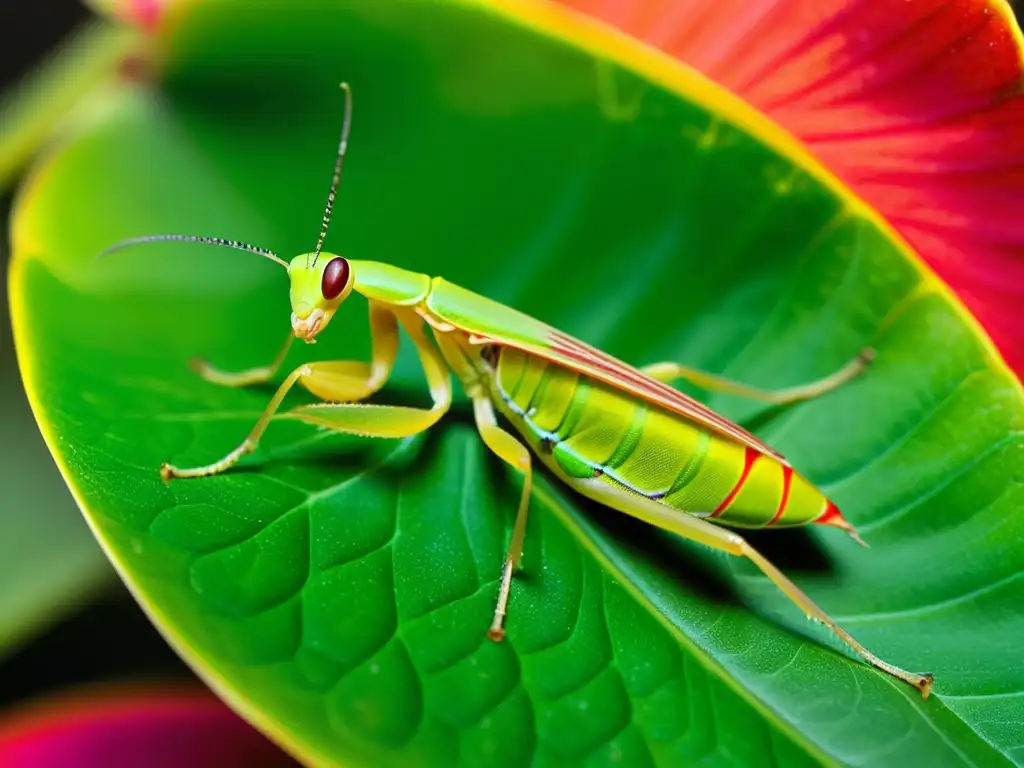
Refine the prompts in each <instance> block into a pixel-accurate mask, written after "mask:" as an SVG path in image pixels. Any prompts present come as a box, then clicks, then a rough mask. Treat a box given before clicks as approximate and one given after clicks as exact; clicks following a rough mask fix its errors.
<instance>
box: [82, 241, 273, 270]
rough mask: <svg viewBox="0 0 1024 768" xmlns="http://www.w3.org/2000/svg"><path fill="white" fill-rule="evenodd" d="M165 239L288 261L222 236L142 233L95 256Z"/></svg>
mask: <svg viewBox="0 0 1024 768" xmlns="http://www.w3.org/2000/svg"><path fill="white" fill-rule="evenodd" d="M165 240H180V241H183V242H186V243H208V244H209V245H221V246H224V247H225V248H235V249H237V250H239V251H247V252H249V253H255V254H257V255H259V256H265V257H266V258H268V259H270V260H271V261H276V262H277V263H278V264H280V265H281V266H282V267H284V268H285V269H288V262H286V261H285V260H284V259H282V258H281V257H280V256H278V255H277V254H276V253H274V252H273V251H268V250H267V249H266V248H258V247H256V246H255V245H249V244H248V243H243V242H240V241H238V240H225V239H224V238H223V237H201V236H199V235H143V236H142V237H133V238H130V239H128V240H122V241H121V242H119V243H115V244H114V245H112V246H110V247H109V248H107V249H106V250H104V251H101V252H100V253H99V254H98V255H97V256H96V258H97V259H100V258H102V257H104V256H106V255H107V254H109V253H113V252H114V251H119V250H121V249H122V248H127V247H128V246H129V245H137V244H139V243H159V242H161V241H165Z"/></svg>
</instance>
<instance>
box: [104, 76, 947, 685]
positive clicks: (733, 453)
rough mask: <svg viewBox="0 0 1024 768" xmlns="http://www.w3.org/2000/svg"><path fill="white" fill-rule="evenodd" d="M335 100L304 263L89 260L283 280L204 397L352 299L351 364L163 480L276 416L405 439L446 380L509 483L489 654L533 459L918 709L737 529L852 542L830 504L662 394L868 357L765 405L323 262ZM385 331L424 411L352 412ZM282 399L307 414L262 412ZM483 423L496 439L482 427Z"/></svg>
mask: <svg viewBox="0 0 1024 768" xmlns="http://www.w3.org/2000/svg"><path fill="white" fill-rule="evenodd" d="M341 89H342V90H343V91H344V94H345V112H344V119H343V122H342V127H341V138H340V142H339V145H338V151H337V155H336V159H335V164H334V174H333V177H332V180H331V185H330V191H329V193H328V196H327V204H326V208H325V211H324V215H323V221H322V225H321V229H320V236H319V239H318V240H317V244H316V248H315V249H314V250H313V251H312V252H310V253H303V254H299V255H298V256H295V257H294V258H293V259H292V260H291V261H290V262H287V261H285V260H284V259H282V258H280V257H279V256H278V255H277V254H275V253H273V252H272V251H269V250H267V249H264V248H260V247H257V246H254V245H249V244H247V243H242V242H239V241H237V240H227V239H223V238H219V237H207V236H198V235H180V234H158V235H146V236H142V237H135V238H130V239H127V240H123V241H121V242H119V243H116V244H114V245H112V246H110V247H109V248H107V249H106V250H104V251H103V252H102V253H101V254H100V255H101V256H102V255H106V254H109V253H111V252H113V251H116V250H119V249H121V248H125V247H128V246H131V245H136V244H140V243H152V242H160V241H184V242H190V243H200V244H209V245H215V246H223V247H228V248H234V249H238V250H242V251H246V252H248V253H253V254H257V255H259V256H263V257H265V258H267V259H269V260H271V261H273V262H275V263H276V264H279V265H280V266H282V267H284V268H285V270H286V271H287V273H288V279H289V284H290V300H291V310H292V315H291V330H290V331H289V332H288V334H287V336H286V338H285V341H284V344H283V345H282V347H281V348H280V350H279V351H278V352H277V354H276V356H275V357H274V358H273V359H272V360H271V362H270V363H269V364H267V365H264V366H261V367H257V368H252V369H249V370H244V371H236V372H229V371H223V370H220V369H218V368H216V367H214V366H212V365H211V364H209V363H208V362H206V361H199V362H197V363H195V364H194V369H195V370H196V371H197V372H198V374H199V375H201V376H202V377H203V378H204V379H206V380H207V381H209V382H211V383H213V384H217V385H221V386H228V387H243V386H249V385H253V384H258V383H264V382H268V381H270V380H272V379H273V378H274V377H275V376H276V375H277V373H278V371H279V369H280V368H281V366H282V364H283V362H284V360H285V358H286V355H287V353H288V350H289V349H290V347H291V344H292V342H293V341H295V340H296V339H301V340H303V341H304V342H306V343H314V342H315V340H316V337H317V336H318V335H319V334H321V333H323V332H324V330H325V329H326V328H327V326H328V324H329V323H330V321H331V319H332V317H333V316H334V314H335V312H336V310H337V309H338V307H339V306H340V305H341V304H342V302H344V301H345V300H347V299H348V298H349V296H350V294H351V293H352V292H353V291H354V292H356V293H358V294H360V295H361V296H363V297H364V298H365V299H366V300H367V304H368V307H369V321H370V335H371V353H370V358H371V359H370V361H369V362H368V363H367V362H363V361H355V360H341V361H337V360H332V361H320V362H310V363H304V364H302V365H300V366H298V367H296V368H295V369H294V370H292V371H291V372H290V373H289V374H288V375H287V376H285V377H284V379H283V381H282V382H281V383H280V385H279V386H278V388H277V390H276V392H275V393H274V395H273V396H272V397H271V399H270V402H269V403H268V404H267V406H266V408H265V409H264V411H263V413H262V415H261V416H260V417H259V419H258V420H257V422H256V424H255V425H254V426H253V427H252V429H251V431H250V432H249V434H248V435H247V436H246V437H245V439H244V440H242V442H241V443H240V444H239V445H238V447H237V448H235V449H234V450H232V451H230V452H229V453H228V454H227V455H225V456H223V457H221V458H220V459H218V460H216V461H213V462H211V463H209V464H206V465H203V466H197V467H185V468H182V467H177V466H174V465H172V464H169V463H164V464H163V465H162V466H161V467H160V474H161V476H162V477H163V479H164V481H165V482H168V481H170V480H171V479H172V478H200V477H206V476H210V475H215V474H218V473H221V472H225V471H227V470H229V469H230V468H231V467H232V466H234V465H235V464H236V463H237V462H238V461H239V459H241V458H242V457H243V456H244V455H246V454H248V453H251V452H252V451H253V450H254V449H255V447H256V445H257V443H258V442H259V441H260V439H261V437H262V435H263V434H264V432H265V430H266V429H267V427H268V426H269V424H270V422H271V420H272V418H273V417H274V416H275V415H277V416H278V417H280V418H290V419H297V420H299V421H302V422H306V423H309V424H313V425H316V426H319V427H323V428H327V429H329V430H335V431H337V432H342V433H348V434H353V435H361V436H365V437H375V438H404V437H408V436H411V435H416V434H419V433H422V432H424V431H425V430H428V429H430V428H431V427H433V426H434V425H435V424H437V423H438V421H439V420H440V419H441V418H442V417H443V416H444V415H445V414H446V413H447V412H448V410H449V408H450V406H451V403H452V382H451V379H452V374H454V375H455V378H457V379H458V380H459V382H460V383H461V386H462V387H463V390H464V391H465V394H466V396H467V397H468V399H469V400H470V401H471V403H472V410H473V417H474V421H475V426H476V429H477V432H478V433H479V436H480V439H481V440H482V441H483V442H484V444H485V445H486V446H487V448H488V449H489V450H490V451H491V452H493V454H494V455H495V456H497V457H498V458H499V459H500V460H501V461H502V462H504V463H505V464H507V465H508V466H509V467H510V468H512V469H513V470H514V471H516V472H518V473H520V474H521V476H522V490H521V493H520V497H519V506H518V510H517V513H516V518H515V522H514V524H513V528H512V533H511V538H510V541H509V543H508V548H507V552H506V556H505V559H504V562H503V564H502V567H501V570H500V579H499V582H498V584H499V586H498V595H497V600H496V602H495V607H494V616H493V620H492V622H491V625H490V628H489V629H488V631H487V635H488V637H489V638H490V639H491V640H494V641H496V642H500V641H501V640H502V639H503V638H504V635H505V628H504V625H505V619H506V616H507V613H508V605H509V595H510V591H511V584H512V579H513V574H514V572H516V571H517V570H518V569H519V568H520V567H521V558H522V554H523V548H524V542H525V535H526V522H527V513H528V510H529V505H530V498H531V489H532V484H533V473H534V459H536V460H538V461H539V462H540V463H541V464H543V465H544V466H545V467H546V468H547V469H548V470H549V471H550V472H551V473H552V474H553V475H554V476H555V477H556V478H557V479H558V480H560V481H561V482H562V483H564V484H565V485H566V486H567V487H568V488H570V489H571V490H572V491H574V492H576V493H579V494H581V495H583V496H585V497H587V498H590V499H592V500H594V501H596V502H598V503H600V504H603V505H605V506H607V507H609V508H611V509H613V510H617V511H619V512H621V513H624V514H627V515H631V516H632V517H634V518H637V519H639V520H641V521H643V522H645V523H647V524H650V525H653V526H656V527H658V528H661V529H663V530H665V531H669V532H671V533H674V534H677V535H679V536H681V537H683V538H686V539H689V540H691V541H695V542H699V543H701V544H704V545H706V546H709V547H711V548H713V549H716V550H720V551H722V552H726V553H728V554H730V555H734V556H737V557H745V558H747V559H748V560H750V561H751V562H753V563H754V564H755V565H756V566H757V567H758V568H759V569H760V570H761V571H762V572H763V573H764V575H765V576H767V577H768V579H770V580H771V581H772V582H773V583H774V584H775V585H776V586H777V587H778V588H779V589H780V590H781V591H782V592H783V593H784V594H785V595H786V596H787V597H788V598H789V599H790V600H792V602H793V603H795V604H796V606H798V607H799V608H800V609H801V610H802V611H803V612H804V613H805V614H806V615H807V616H808V617H810V618H811V619H813V620H817V621H819V622H821V623H823V624H824V625H826V626H827V627H829V629H830V630H831V631H832V632H833V633H834V634H835V635H836V636H838V637H839V638H840V639H841V640H842V641H843V642H844V643H846V645H847V646H849V647H850V648H851V649H852V650H854V651H855V652H856V653H857V654H859V655H860V657H861V658H862V659H864V660H865V661H866V662H868V663H869V664H870V665H872V666H874V667H875V668H877V669H879V670H882V671H883V672H885V673H888V674H890V675H893V676H895V677H896V678H898V679H900V680H903V681H905V682H906V683H909V684H910V685H912V686H914V687H916V688H917V689H919V690H920V692H921V694H922V696H923V697H924V698H927V697H928V694H929V692H930V690H931V687H932V684H933V676H932V675H931V674H930V673H929V674H916V673H912V672H907V671H905V670H903V669H901V668H899V667H897V666H895V665H893V664H890V663H888V662H886V661H884V660H882V659H881V658H879V657H878V656H876V655H875V654H873V653H871V652H870V651H869V650H868V649H867V648H865V647H864V646H863V645H861V644H860V643H859V642H858V641H856V640H855V639H854V638H853V637H852V636H851V635H850V634H849V633H847V632H846V631H845V630H844V629H842V628H841V627H840V626H839V625H838V624H836V622H835V621H833V620H832V619H831V618H830V617H829V616H828V615H827V614H826V613H825V612H824V611H823V610H822V609H821V608H819V607H818V606H817V605H816V604H815V603H814V602H812V601H811V599H810V598H809V597H808V596H807V595H806V594H805V593H804V592H803V591H802V590H801V589H799V588H798V587H797V586H796V584H794V583H793V582H792V581H791V580H790V579H789V578H788V577H787V576H785V575H784V574H783V573H782V572H781V571H780V570H779V569H778V568H777V567H776V566H775V565H774V564H772V563H771V562H770V561H769V560H768V559H767V558H766V557H764V556H763V555H762V554H761V553H760V552H758V551H757V550H756V549H754V548H753V547H752V546H751V545H750V544H749V543H748V542H747V541H746V540H745V539H744V538H743V537H742V536H741V535H740V534H739V533H737V532H736V529H744V528H747V529H756V528H791V527H795V526H803V525H808V524H816V525H824V526H831V527H835V528H838V529H841V530H843V531H845V532H846V533H847V534H849V535H850V536H851V537H852V538H853V539H855V540H856V541H858V542H860V543H861V544H863V542H862V541H861V540H860V538H859V537H858V535H857V533H856V531H855V529H854V527H853V526H852V525H851V524H850V523H849V522H848V521H847V520H846V519H845V518H844V517H843V515H842V513H841V512H840V511H839V509H838V508H837V507H836V505H835V504H834V503H833V502H832V501H830V500H829V499H828V498H827V497H826V496H825V495H824V494H823V493H822V492H821V491H820V490H819V489H817V488H816V487H815V486H814V485H813V484H812V483H810V482H809V481H808V480H807V479H806V478H804V477H803V476H802V475H801V474H800V473H798V472H797V471H796V470H795V469H794V468H793V467H792V466H791V465H790V463H789V462H788V461H787V460H786V458H785V457H784V456H782V455H781V454H780V453H778V452H777V451H776V450H774V449H773V448H771V447H769V446H768V445H766V444H765V443H764V442H762V441H761V440H760V439H758V438H757V437H755V436H754V435H753V434H751V433H750V432H748V431H747V430H745V429H743V428H742V427H740V426H739V425H737V424H735V423H733V422H732V421H730V420H728V419H726V418H724V417H723V416H721V415H719V414H718V413H716V412H714V411H713V410H711V409H709V408H707V407H706V406H704V405H702V404H701V403H700V402H698V401H697V400H695V399H693V398H691V397H689V396H687V395H686V394H684V393H683V392H681V391H680V390H678V389H676V388H674V387H672V386H670V384H671V382H673V381H676V380H689V381H691V382H694V383H696V384H697V385H699V386H701V387H704V388H706V389H709V390H713V391H724V392H730V393H733V394H737V395H741V396H745V397H749V398H753V399H757V400H760V401H765V402H768V403H773V404H790V403H795V402H798V401H803V400H809V399H811V398H816V397H821V396H823V395H825V394H827V393H828V392H830V391H832V390H834V389H836V388H837V387H840V386H842V385H843V384H845V383H846V382H848V381H850V380H851V379H853V378H854V377H856V376H857V375H858V374H859V373H860V372H861V371H863V370H864V368H865V367H866V366H867V365H868V364H869V363H870V360H871V359H872V356H873V352H872V351H871V350H869V349H868V350H863V351H862V352H861V353H860V354H859V355H858V356H856V357H855V358H854V359H852V360H851V361H850V362H849V363H847V364H846V365H845V366H843V367H842V368H840V369H839V370H837V371H835V372H833V373H832V374H830V375H828V376H825V377H824V378H821V379H819V380H817V381H813V382H810V383H806V384H803V385H798V386H794V387H791V388H789V389H784V390H776V391H768V390H761V389H756V388H754V387H751V386H747V385H745V384H742V383H739V382H736V381H732V380H729V379H726V378H723V377H720V376H717V375H713V374H709V373H705V372H702V371H698V370H694V369H691V368H687V367H685V366H683V365H679V364H677V363H674V362H660V363H655V364H652V365H648V366H645V367H641V368H637V367H634V366H632V365H629V364H627V363H625V362H623V361H621V360H619V359H616V358H615V357H612V356H611V355H608V354H606V353H604V352H602V351H600V350H599V349H596V348H594V347H592V346H590V345H588V344H586V343H584V342H582V341H580V340H578V339H575V338H573V337H572V336H570V335H568V334H566V333H563V332H561V331H559V330H557V329H556V328H553V327H551V326H549V325H547V324H545V323H543V322H541V321H540V320H538V319H535V318H534V317H531V316H529V315H526V314H523V313H521V312H519V311H518V310H515V309H513V308H511V307H508V306H505V305H503V304H500V303H498V302H496V301H492V300H490V299H488V298H486V297H484V296H481V295H478V294H476V293H473V292H471V291H469V290H467V289H465V288H462V287H460V286H458V285H455V284H453V283H451V282H449V281H447V280H445V279H444V278H442V277H431V276H429V275H426V274H421V273H417V272H412V271H408V270H405V269H402V268H400V267H397V266H393V265H390V264H385V263H380V262H374V261H357V260H350V259H347V258H345V257H342V256H338V255H335V254H331V253H328V252H324V251H323V250H322V249H323V244H324V239H325V237H326V235H327V230H328V226H329V223H330V219H331V212H332V210H333V207H334V201H335V196H336V192H337V188H338V184H339V181H340V178H341V170H342V162H343V159H344V157H345V154H346V150H347V147H348V138H349V132H350V128H351V118H352V91H351V88H350V87H349V86H348V84H346V83H342V84H341ZM399 328H401V329H402V330H404V331H405V334H406V335H407V336H408V337H409V339H410V340H411V341H412V344H413V345H414V346H415V349H416V352H417V354H418V357H419V361H420V364H421V366H422V369H423V372H424V374H425V378H426V381H427V384H428V388H429V391H430V397H431V400H432V406H431V407H429V408H417V407H406V406H394V405H376V404H368V403H366V402H364V401H365V400H367V399H368V398H369V397H370V396H371V395H374V394H375V393H377V392H378V391H379V390H380V389H381V388H382V387H383V386H384V385H385V384H386V383H387V381H388V379H389V377H390V375H391V372H392V368H393V366H394V363H395V359H396V356H397V352H398V346H399ZM296 385H298V386H301V387H304V388H305V389H307V390H308V391H309V392H311V393H312V394H313V395H314V396H315V397H317V398H318V399H320V400H321V401H323V402H319V403H315V404H309V405H301V406H298V407H295V408H292V409H291V410H288V411H283V412H279V411H281V407H282V404H283V402H284V400H285V396H286V395H287V394H288V392H289V391H290V390H291V389H292V388H293V387H295V386H296ZM499 415H500V416H501V417H502V418H503V419H504V421H505V422H507V425H508V426H511V428H512V430H511V431H510V430H509V429H507V428H506V426H503V425H502V424H500V423H499V420H498V416H499ZM496 565H497V564H496ZM496 573H498V571H497V569H496Z"/></svg>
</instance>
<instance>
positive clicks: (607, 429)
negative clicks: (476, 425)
mask: <svg viewBox="0 0 1024 768" xmlns="http://www.w3.org/2000/svg"><path fill="white" fill-rule="evenodd" d="M492 387H493V391H494V395H495V399H496V400H497V405H498V407H499V408H500V409H501V410H502V411H504V412H505V415H506V417H507V418H509V420H510V421H511V422H512V423H513V424H514V425H515V427H516V428H517V430H518V431H519V432H520V433H521V434H522V435H523V437H524V438H525V439H526V440H527V441H528V442H529V443H530V444H531V446H532V447H533V448H534V450H535V451H536V452H537V454H538V456H539V457H540V458H541V460H542V461H544V463H545V464H548V466H551V467H552V469H554V470H555V471H556V472H557V471H559V470H560V471H561V472H562V473H564V474H565V475H567V476H568V477H570V478H579V479H583V478H599V479H600V480H601V481H602V482H604V483H606V484H608V485H611V486H613V487H615V488H617V489H620V490H623V491H626V492H632V493H636V494H640V495H643V496H646V497H648V498H651V499H654V500H656V501H659V502H660V503H662V504H665V505H667V506H669V507H671V508H673V509H676V510H679V511H680V512H686V513H689V514H693V515H697V516H700V517H710V518H713V519H714V520H716V521H717V522H720V523H723V524H725V525H730V526H735V527H742V528H763V527H767V526H772V527H777V528H783V527H790V526H798V525H805V524H807V523H810V522H815V521H817V522H826V521H827V518H828V517H829V516H830V513H832V512H833V510H834V509H835V508H834V506H833V505H832V503H831V502H830V501H829V500H828V499H827V498H826V497H825V496H824V495H823V494H822V493H821V492H820V491H819V490H818V489H817V488H815V487H814V486H813V485H812V484H811V483H809V482H808V481H807V480H806V479H804V478H803V477H802V476H801V475H800V474H799V473H797V472H795V471H793V469H792V468H791V467H789V466H786V465H785V464H783V463H781V462H779V461H777V460H775V459H774V458H772V457H771V456H766V455H764V454H761V453H759V452H758V451H756V450H755V449H753V448H750V447H749V446H744V445H742V444H740V443H738V442H736V441H733V440H730V439H728V438H726V437H722V436H721V435H718V434H716V433H714V432H713V431H711V430H710V429H708V428H706V427H704V426H702V425H700V424H697V423H695V422H693V421H690V420H688V419H685V418H683V417H681V416H679V415H677V414H674V413H671V412H669V411H667V410H665V409H662V408H659V407H657V406H655V405H652V404H650V403H647V402H644V401H642V400H639V399H637V398H634V397H632V396H631V395H629V394H628V393H626V392H623V391H622V390H620V389H616V388H614V387H610V386H607V385H605V384H603V383H602V382H600V381H597V380H596V379H593V378H591V377H588V376H586V375H584V374H580V373H577V372H575V371H572V370H570V369H568V368H565V367H562V366H560V365H558V364H556V363H550V362H547V361H545V360H543V359H541V358H538V357H536V356H533V355H530V354H528V353H525V352H521V351H519V350H516V349H512V348H507V347H506V348H503V349H502V350H501V352H500V356H499V358H498V365H497V371H496V374H495V376H494V381H493V383H492ZM552 465H553V466H552Z"/></svg>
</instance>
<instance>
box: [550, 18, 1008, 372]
mask: <svg viewBox="0 0 1024 768" xmlns="http://www.w3.org/2000/svg"><path fill="white" fill-rule="evenodd" d="M559 2H561V3H562V4H563V5H566V6H570V7H572V8H575V9H577V10H581V11H584V12H586V13H588V14H589V15H591V16H594V17H596V18H598V19H601V20H602V21H604V22H606V23H608V24H611V25H612V26H615V27H617V28H619V29H620V30H621V31H623V32H626V33H627V34H629V35H631V36H633V37H636V38H638V39H640V40H643V41H645V42H647V43H649V44H651V45H654V46H656V47H658V48H660V49H661V50H663V51H664V52H666V53H668V54H670V55H672V56H674V57H675V58H677V59H680V60H681V61H684V62H686V63H687V64H689V65H690V66H692V67H694V68H696V69H698V70H700V71H702V72H703V73H704V74H705V75H707V76H708V77H710V78H711V79H712V80H715V81H716V82H718V83H719V84H720V85H723V86H725V87H726V88H729V89H730V90H732V91H733V92H735V93H736V94H738V95H739V96H741V97H742V98H744V99H745V100H746V101H748V102H749V103H750V104H752V105H753V106H755V107H757V108H758V109H760V110H761V111H763V112H764V113H766V114H767V115H768V116H770V117H771V118H773V119H774V120H775V121H776V122H777V123H779V124H780V125H781V126H783V127H784V128H786V129H787V130H789V131H790V132H791V133H793V134H794V135H796V136H797V137H798V138H799V139H800V140H801V141H803V142H804V144H805V145H806V147H807V148H808V150H809V151H810V152H811V153H812V154H813V155H815V156H817V158H818V159H819V160H821V161H822V162H823V163H824V164H825V165H826V166H828V167H829V168H830V170H831V171H832V172H833V173H835V174H836V175H837V176H838V177H839V178H841V179H842V180H843V181H844V182H845V183H846V184H847V185H849V186H850V187H851V188H852V189H853V190H854V192H856V193H857V194H858V195H860V196H861V197H862V198H863V199H864V200H866V201H867V202H868V203H869V204H871V205H873V206H874V207H875V208H876V209H877V210H878V211H879V212H880V213H881V214H882V215H883V216H885V217H886V218H887V219H888V220H889V221H890V223H892V224H893V225H894V226H895V227H896V229H897V230H898V231H899V233H900V234H901V235H902V236H903V237H904V238H905V239H906V240H907V241H908V242H909V243H910V244H911V246H913V247H914V249H915V250H917V252H918V253H919V254H920V255H921V257H922V258H923V259H924V260H925V261H926V262H927V263H928V264H929V265H930V266H931V267H932V269H934V270H935V272H936V273H938V275H939V276H940V277H941V278H943V279H944V280H945V281H946V282H947V283H948V284H949V285H950V286H951V287H952V288H953V289H954V290H955V291H956V292H957V294H958V295H959V296H960V298H961V300H962V301H963V302H964V303H965V304H966V305H967V307H968V309H970V310H971V312H972V313H973V314H974V315H975V317H977V318H978V320H979V321H980V322H981V323H982V325H983V326H984V327H985V329H986V331H987V332H988V333H989V335H990V336H991V337H992V339H993V341H994V342H995V343H996V346H997V347H998V348H999V350H1000V352H1001V353H1002V354H1003V356H1004V358H1005V359H1006V360H1007V362H1008V363H1009V364H1010V366H1011V367H1012V368H1013V369H1014V370H1015V371H1016V372H1017V374H1018V376H1019V375H1021V373H1022V372H1024V311H1022V310H1021V307H1022V306H1024V97H1022V93H1021V92H1022V83H1024V43H1022V38H1021V34H1020V29H1019V27H1018V26H1017V23H1016V22H1015V21H1014V20H1013V16H1012V11H1011V10H1010V8H1009V6H1008V5H1007V4H1006V3H1005V2H1003V0H685V1H683V0H559Z"/></svg>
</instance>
